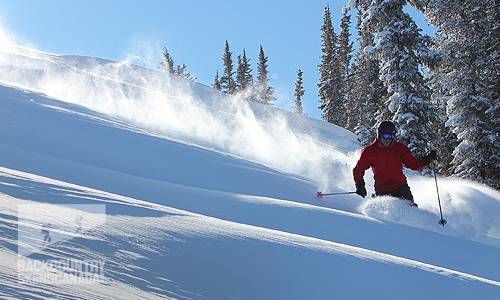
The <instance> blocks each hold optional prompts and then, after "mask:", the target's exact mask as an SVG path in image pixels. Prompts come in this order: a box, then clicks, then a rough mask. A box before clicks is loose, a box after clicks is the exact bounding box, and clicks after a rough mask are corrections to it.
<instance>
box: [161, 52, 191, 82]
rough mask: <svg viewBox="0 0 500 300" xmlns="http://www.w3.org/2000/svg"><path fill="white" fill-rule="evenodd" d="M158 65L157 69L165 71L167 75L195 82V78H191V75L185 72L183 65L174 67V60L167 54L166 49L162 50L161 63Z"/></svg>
mask: <svg viewBox="0 0 500 300" xmlns="http://www.w3.org/2000/svg"><path fill="white" fill-rule="evenodd" d="M159 65H160V66H159V67H158V69H160V70H164V71H167V72H168V73H169V74H172V75H175V76H179V77H182V78H186V79H189V80H191V81H196V78H194V77H192V76H191V73H189V72H188V71H187V67H186V65H185V64H182V66H181V65H178V66H177V67H174V65H175V64H174V60H173V59H172V56H171V55H170V53H168V50H167V47H164V48H163V61H162V62H160V63H159Z"/></svg>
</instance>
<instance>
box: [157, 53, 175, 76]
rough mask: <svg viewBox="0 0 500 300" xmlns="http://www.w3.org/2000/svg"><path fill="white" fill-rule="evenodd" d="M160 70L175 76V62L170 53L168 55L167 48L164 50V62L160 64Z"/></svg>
mask: <svg viewBox="0 0 500 300" xmlns="http://www.w3.org/2000/svg"><path fill="white" fill-rule="evenodd" d="M158 69H160V70H165V71H167V72H168V73H170V74H172V75H174V74H175V68H174V60H173V59H172V57H171V56H170V53H168V50H167V47H164V48H163V61H162V62H160V66H159V67H158Z"/></svg>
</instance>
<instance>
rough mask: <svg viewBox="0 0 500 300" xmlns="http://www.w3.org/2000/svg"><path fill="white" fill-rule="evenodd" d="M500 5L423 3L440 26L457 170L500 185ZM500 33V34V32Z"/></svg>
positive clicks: (481, 0)
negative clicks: (455, 140)
mask: <svg viewBox="0 0 500 300" xmlns="http://www.w3.org/2000/svg"><path fill="white" fill-rule="evenodd" d="M498 7H499V3H498V1H496V0H470V1H449V0H435V1H432V2H429V3H428V5H427V6H425V7H423V11H424V13H425V15H426V17H427V19H428V20H429V21H430V23H431V24H433V25H435V26H436V27H437V28H438V42H437V46H438V49H439V50H440V51H441V60H440V64H439V70H438V72H439V77H438V79H439V80H440V84H441V86H442V88H443V89H444V90H445V91H446V92H447V93H448V94H449V95H450V98H449V100H448V102H447V111H448V119H449V120H448V123H447V125H449V126H451V128H452V129H453V132H454V133H455V134H456V135H457V137H458V142H459V144H458V146H457V147H456V148H455V151H454V152H453V156H454V159H453V161H452V162H451V172H452V173H453V174H455V175H456V176H459V177H462V178H469V179H472V180H476V181H479V182H483V183H486V184H488V185H490V186H492V187H495V188H497V189H499V188H500V177H499V176H498V174H500V159H499V152H498V149H500V137H499V127H500V126H499V125H500V124H499V123H500V121H499V120H498V114H499V113H500V108H499V93H498V90H499V85H498V76H499V72H500V70H499V67H498V66H499V63H498V60H499V53H498V51H499V46H498V45H499V42H498V39H499V38H500V36H499V35H498V28H499V26H500V20H499V18H498V14H499V12H498V10H499V8H498ZM495 33H497V34H495Z"/></svg>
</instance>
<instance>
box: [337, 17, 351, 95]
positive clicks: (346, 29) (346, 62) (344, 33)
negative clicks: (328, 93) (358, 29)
mask: <svg viewBox="0 0 500 300" xmlns="http://www.w3.org/2000/svg"><path fill="white" fill-rule="evenodd" d="M350 29H351V16H350V15H348V14H347V10H344V12H343V14H342V20H341V23H340V32H339V34H338V43H339V46H338V50H337V55H338V58H339V70H340V74H341V76H342V78H343V82H344V86H343V89H342V94H343V95H346V94H347V93H348V90H349V89H348V86H347V84H346V83H345V82H346V80H347V78H348V77H349V72H350V67H351V59H352V52H353V50H352V48H353V43H352V42H351V33H350Z"/></svg>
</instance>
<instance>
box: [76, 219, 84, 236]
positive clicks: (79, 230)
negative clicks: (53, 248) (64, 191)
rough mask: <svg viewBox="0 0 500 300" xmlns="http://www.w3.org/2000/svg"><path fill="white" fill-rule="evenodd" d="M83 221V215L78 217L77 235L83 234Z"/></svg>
mask: <svg viewBox="0 0 500 300" xmlns="http://www.w3.org/2000/svg"><path fill="white" fill-rule="evenodd" d="M82 221H83V216H82V215H78V216H76V219H75V223H76V225H77V227H76V232H77V233H80V232H82Z"/></svg>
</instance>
